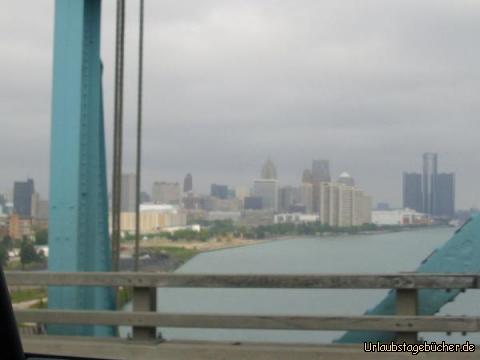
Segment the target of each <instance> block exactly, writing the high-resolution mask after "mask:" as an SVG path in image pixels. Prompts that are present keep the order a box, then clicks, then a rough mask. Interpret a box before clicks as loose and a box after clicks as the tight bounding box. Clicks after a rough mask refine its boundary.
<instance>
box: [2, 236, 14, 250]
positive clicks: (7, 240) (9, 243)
mask: <svg viewBox="0 0 480 360" xmlns="http://www.w3.org/2000/svg"><path fill="white" fill-rule="evenodd" d="M0 244H1V246H3V247H5V249H7V250H11V249H12V248H13V239H12V238H11V237H10V235H5V236H4V237H3V239H2V242H1V243H0Z"/></svg>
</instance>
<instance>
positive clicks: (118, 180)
mask: <svg viewBox="0 0 480 360" xmlns="http://www.w3.org/2000/svg"><path fill="white" fill-rule="evenodd" d="M116 26H117V33H116V50H115V108H114V135H113V137H114V139H113V172H112V268H113V271H118V270H119V257H120V256H119V255H120V211H121V191H122V190H121V187H122V134H123V129H122V127H123V73H124V71H123V62H124V42H125V0H117V25H116Z"/></svg>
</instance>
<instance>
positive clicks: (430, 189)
mask: <svg viewBox="0 0 480 360" xmlns="http://www.w3.org/2000/svg"><path fill="white" fill-rule="evenodd" d="M422 193H423V212H424V213H426V214H430V215H434V211H435V208H436V196H437V154H435V153H425V154H423V178H422Z"/></svg>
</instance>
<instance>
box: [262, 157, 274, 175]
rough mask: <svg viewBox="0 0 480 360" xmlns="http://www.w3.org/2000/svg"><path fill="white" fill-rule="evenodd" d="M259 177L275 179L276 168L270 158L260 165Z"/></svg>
mask: <svg viewBox="0 0 480 360" xmlns="http://www.w3.org/2000/svg"><path fill="white" fill-rule="evenodd" d="M260 178H261V179H273V180H276V179H277V168H276V167H275V164H274V163H273V161H272V160H270V159H267V161H265V163H264V164H263V166H262V171H261V174H260Z"/></svg>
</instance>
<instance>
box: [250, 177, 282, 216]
mask: <svg viewBox="0 0 480 360" xmlns="http://www.w3.org/2000/svg"><path fill="white" fill-rule="evenodd" d="M253 195H254V196H256V197H260V198H261V199H262V209H270V210H273V211H277V209H278V185H277V180H275V179H258V180H255V181H254V183H253Z"/></svg>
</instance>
